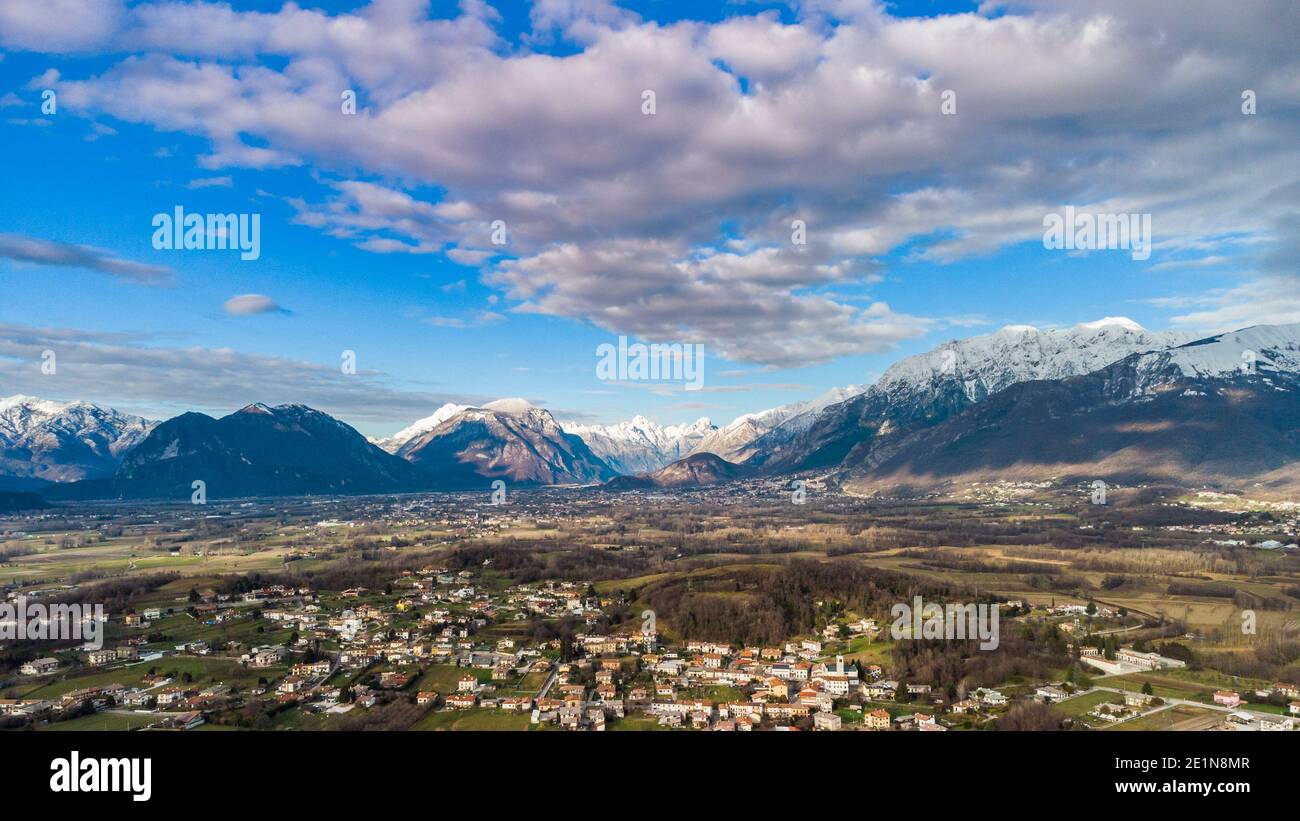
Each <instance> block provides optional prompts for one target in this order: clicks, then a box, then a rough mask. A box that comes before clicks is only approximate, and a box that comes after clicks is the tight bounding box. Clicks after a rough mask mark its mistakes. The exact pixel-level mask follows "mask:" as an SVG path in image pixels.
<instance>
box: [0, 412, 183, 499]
mask: <svg viewBox="0 0 1300 821" xmlns="http://www.w3.org/2000/svg"><path fill="white" fill-rule="evenodd" d="M157 424H158V423H157V422H155V421H152V420H149V419H144V418H142V417H139V416H132V415H130V414H126V413H121V412H119V411H116V410H113V409H112V408H105V407H100V406H99V405H92V404H90V403H89V402H51V401H49V400H45V399H38V398H36V397H33V396H22V395H17V396H10V397H8V398H4V399H0V475H3V476H9V477H19V478H23V479H43V480H46V481H51V482H69V481H75V480H77V479H86V478H95V477H101V476H107V475H109V474H111V473H112V472H113V471H114V470H116V469H117V466H118V464H120V463H121V461H122V458H123V456H125V455H126V453H127V452H128V451H129V450H131V448H133V447H135V446H136V445H137V444H139V443H140V442H141V441H143V440H144V438H145V437H146V436H147V435H148V434H149V431H151V430H152V429H153V428H154V426H155V425H157Z"/></svg>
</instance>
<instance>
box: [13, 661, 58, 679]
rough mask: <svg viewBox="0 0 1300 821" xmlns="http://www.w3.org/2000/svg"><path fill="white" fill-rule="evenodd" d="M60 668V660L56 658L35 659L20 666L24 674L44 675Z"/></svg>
mask: <svg viewBox="0 0 1300 821" xmlns="http://www.w3.org/2000/svg"><path fill="white" fill-rule="evenodd" d="M57 669H59V660H58V659H55V658H49V657H46V658H39V659H33V660H31V661H29V662H27V663H25V664H23V666H22V667H20V668H19V672H20V673H22V674H23V675H24V676H43V675H46V674H48V673H53V672H54V671H55V670H57Z"/></svg>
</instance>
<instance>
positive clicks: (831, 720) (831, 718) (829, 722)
mask: <svg viewBox="0 0 1300 821" xmlns="http://www.w3.org/2000/svg"><path fill="white" fill-rule="evenodd" d="M842 724H843V719H841V718H840V717H839V716H837V715H835V714H834V713H817V714H816V715H814V716H813V728H814V729H817V730H838V729H840V726H841V725H842Z"/></svg>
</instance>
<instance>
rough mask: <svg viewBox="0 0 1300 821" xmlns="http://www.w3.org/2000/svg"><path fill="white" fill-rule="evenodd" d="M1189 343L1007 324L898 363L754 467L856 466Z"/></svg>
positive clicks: (1128, 324)
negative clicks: (1042, 383) (1003, 405)
mask: <svg viewBox="0 0 1300 821" xmlns="http://www.w3.org/2000/svg"><path fill="white" fill-rule="evenodd" d="M1191 339H1192V335H1191V334H1188V333H1183V332H1179V331H1164V332H1153V331H1148V330H1146V329H1145V328H1143V327H1142V326H1141V325H1138V324H1137V323H1136V322H1134V321H1133V320H1131V319H1127V318H1124V317H1107V318H1105V319H1101V320H1097V321H1096V322H1085V323H1081V324H1079V325H1075V326H1073V327H1070V328H1061V329H1038V328H1034V327H1032V326H1029V325H1010V326H1007V327H1005V328H1002V329H1001V330H999V331H996V332H994V333H991V334H985V335H981V336H973V337H969V338H967V339H963V340H954V341H951V342H946V343H944V344H943V345H940V346H939V347H937V348H935V349H934V350H931V351H929V352H927V353H923V354H918V355H916V356H909V357H907V358H906V359H902V360H899V361H898V362H896V363H894V365H892V366H890V368H889V369H888V370H887V371H885V373H884V375H883V376H881V378H880V379H879V380H878V381H877V382H876V383H875V384H874V385H872V386H871V387H870V388H869V389H868V390H867V391H866V392H864V393H861V394H859V395H857V396H854V397H851V398H850V399H848V400H847V401H844V402H841V403H839V404H836V405H831V406H829V407H827V408H826V409H825V410H823V411H822V412H821V413H820V414H817V415H816V416H815V417H814V419H813V422H812V424H811V425H809V426H808V427H807V429H806V430H805V431H804V432H802V433H800V434H798V435H797V436H795V437H794V438H792V439H790V440H789V442H788V443H781V442H771V443H762V444H763V445H764V447H763V448H761V449H756V452H755V453H754V454H751V456H750V457H749V461H750V462H751V463H753V464H764V465H766V466H768V467H769V468H772V469H777V470H780V469H800V468H814V467H816V468H820V467H828V466H832V465H836V464H839V463H841V462H843V461H845V460H848V461H850V462H856V461H858V460H861V459H864V458H867V457H866V455H865V454H864V453H863V452H861V451H862V450H863V449H864V448H866V449H870V448H872V447H875V446H877V445H878V444H879V442H878V441H877V440H878V438H879V437H885V438H894V437H897V436H899V435H901V434H903V433H905V432H907V431H909V430H913V429H916V428H918V427H924V426H928V425H934V424H938V423H939V422H942V421H943V420H945V419H947V418H949V417H952V416H954V415H956V414H958V413H961V412H962V411H963V410H965V409H966V408H968V407H970V406H971V405H973V404H976V403H978V402H982V401H984V400H985V399H987V398H988V397H990V396H994V395H996V394H998V393H1000V392H1001V391H1003V390H1006V389H1007V388H1008V387H1010V386H1012V385H1016V384H1020V383H1023V382H1028V381H1033V380H1059V379H1065V378H1068V377H1071V376H1079V375H1081V374H1086V373H1091V372H1093V371H1096V370H1098V369H1099V368H1102V367H1105V366H1106V365H1109V364H1110V363H1112V362H1116V361H1118V360H1121V359H1124V358H1125V357H1127V356H1131V355H1133V354H1140V353H1147V352H1152V351H1160V350H1164V349H1167V348H1169V347H1170V346H1173V345H1181V344H1184V343H1186V342H1189V341H1191ZM855 451H859V452H856V453H855Z"/></svg>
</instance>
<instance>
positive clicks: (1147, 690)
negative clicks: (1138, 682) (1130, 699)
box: [1142, 681, 1155, 696]
mask: <svg viewBox="0 0 1300 821" xmlns="http://www.w3.org/2000/svg"><path fill="white" fill-rule="evenodd" d="M1142 695H1144V696H1153V695H1155V690H1153V689H1151V682H1149V681H1144V682H1142Z"/></svg>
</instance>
